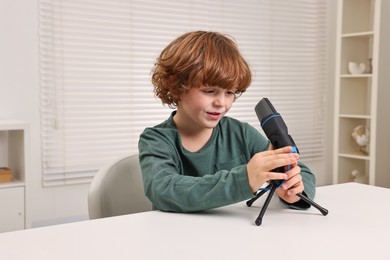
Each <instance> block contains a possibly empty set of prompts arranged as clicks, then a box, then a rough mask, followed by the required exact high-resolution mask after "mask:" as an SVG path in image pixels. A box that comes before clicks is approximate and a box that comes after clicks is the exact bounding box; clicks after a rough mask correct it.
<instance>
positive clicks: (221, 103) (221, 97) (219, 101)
mask: <svg viewBox="0 0 390 260" xmlns="http://www.w3.org/2000/svg"><path fill="white" fill-rule="evenodd" d="M225 102H226V98H225V95H217V96H216V97H215V100H214V104H215V105H216V106H224V105H225Z"/></svg>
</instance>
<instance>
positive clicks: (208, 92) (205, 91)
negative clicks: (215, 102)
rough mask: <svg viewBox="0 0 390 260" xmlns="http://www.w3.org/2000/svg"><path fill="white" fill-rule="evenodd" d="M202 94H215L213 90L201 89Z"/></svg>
mask: <svg viewBox="0 0 390 260" xmlns="http://www.w3.org/2000/svg"><path fill="white" fill-rule="evenodd" d="M203 92H204V93H206V94H213V93H215V90H214V89H203Z"/></svg>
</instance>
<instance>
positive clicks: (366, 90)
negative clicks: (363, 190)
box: [333, 0, 390, 187]
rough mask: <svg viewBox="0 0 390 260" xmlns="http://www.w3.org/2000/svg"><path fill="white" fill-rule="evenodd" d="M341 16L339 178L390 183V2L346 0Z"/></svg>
mask: <svg viewBox="0 0 390 260" xmlns="http://www.w3.org/2000/svg"><path fill="white" fill-rule="evenodd" d="M337 16H338V23H337V24H338V26H337V36H336V37H337V44H336V55H337V57H336V71H335V78H336V82H335V115H334V160H333V161H334V169H333V174H334V175H333V180H334V183H343V182H350V181H357V182H361V183H366V184H371V185H377V186H383V187H390V171H389V170H388V169H389V167H388V166H387V165H386V161H387V160H389V156H388V154H389V147H390V138H389V136H390V135H389V134H390V119H389V118H390V117H389V115H388V114H389V113H390V77H389V74H390V71H389V68H390V66H389V65H390V49H389V46H390V21H389V17H390V1H388V0H385V1H381V0H340V1H339V2H338V14H337ZM361 64H362V65H361ZM359 70H360V71H359ZM353 132H355V134H356V135H357V137H356V135H355V138H354V137H353V136H352V133H353ZM357 139H358V142H356V140H357ZM365 140H367V141H368V143H367V145H362V146H359V145H358V144H357V143H359V141H360V143H361V144H364V141H365Z"/></svg>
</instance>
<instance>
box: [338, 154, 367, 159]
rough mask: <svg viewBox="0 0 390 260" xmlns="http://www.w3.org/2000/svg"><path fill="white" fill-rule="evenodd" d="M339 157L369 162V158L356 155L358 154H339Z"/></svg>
mask: <svg viewBox="0 0 390 260" xmlns="http://www.w3.org/2000/svg"><path fill="white" fill-rule="evenodd" d="M339 157H344V158H350V159H357V160H370V157H369V156H368V155H358V154H347V153H340V154H339Z"/></svg>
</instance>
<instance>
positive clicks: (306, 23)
mask: <svg viewBox="0 0 390 260" xmlns="http://www.w3.org/2000/svg"><path fill="white" fill-rule="evenodd" d="M39 26H40V27H39V39H40V75H41V114H42V160H43V163H42V165H43V184H44V185H45V186H51V185H64V184H72V183H83V182H88V181H90V179H91V177H92V176H93V175H94V174H95V173H96V171H97V170H98V169H99V168H101V167H102V166H103V165H104V164H105V163H107V162H109V161H110V160H113V159H115V158H117V157H119V156H122V155H125V154H129V153H136V152H137V145H138V137H139V135H140V133H141V132H142V131H143V129H144V128H145V127H148V126H153V125H155V124H157V123H159V122H161V121H163V120H165V119H166V118H167V117H168V116H169V114H170V112H171V110H170V109H169V108H167V107H164V106H162V105H161V102H160V101H159V100H157V99H156V98H155V97H154V93H153V87H152V84H151V81H150V76H151V73H150V72H151V69H152V67H153V64H154V62H155V59H156V58H157V56H158V55H159V53H160V52H161V50H162V49H163V48H164V47H165V46H166V45H167V44H168V43H169V42H170V41H172V40H173V39H174V38H176V37H177V36H179V35H181V34H182V33H184V32H187V31H191V30H212V31H219V32H222V33H227V34H230V35H232V36H233V37H234V38H235V39H236V41H237V43H238V46H239V48H240V50H241V52H242V53H243V55H244V56H245V57H246V59H247V60H248V62H249V64H250V66H251V68H252V72H253V75H254V77H253V82H252V85H251V86H250V87H249V89H248V91H247V92H246V93H244V94H243V95H242V96H241V97H240V98H239V99H238V101H236V103H235V104H234V105H233V108H232V110H231V111H230V112H229V115H230V116H232V117H236V118H238V119H240V120H242V121H246V122H249V123H250V124H252V125H253V126H255V127H256V128H259V130H260V127H259V123H258V121H257V118H256V115H255V113H254V110H253V109H254V106H255V105H256V103H257V102H258V101H259V100H260V99H261V98H262V97H268V98H270V100H271V101H272V103H273V104H274V106H275V107H276V109H277V110H278V112H280V113H281V114H282V116H283V117H284V119H285V121H286V123H287V124H288V126H289V130H290V133H291V134H292V136H293V138H294V140H295V141H296V143H297V145H298V147H299V149H300V151H301V154H302V156H301V158H302V159H305V160H306V161H307V160H310V159H319V158H321V157H322V156H323V149H322V147H323V138H324V112H323V111H324V87H325V75H326V70H325V68H326V48H325V42H326V7H325V0H296V1H289V0H259V1H255V0H250V1H249V0H244V1H233V0H231V1H223V0H219V1H216V0H209V1H202V0H197V1H190V0H167V1H159V0H127V1H125V0H39ZM260 131H261V130H260Z"/></svg>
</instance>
